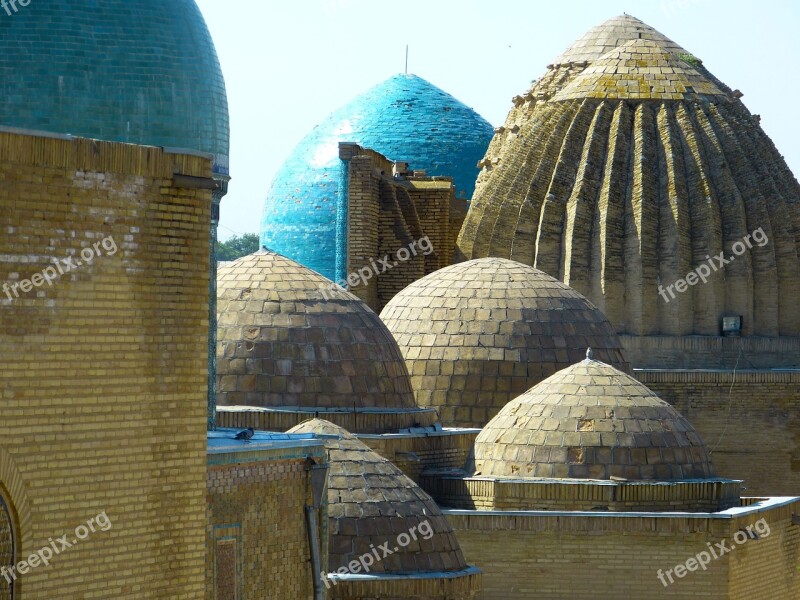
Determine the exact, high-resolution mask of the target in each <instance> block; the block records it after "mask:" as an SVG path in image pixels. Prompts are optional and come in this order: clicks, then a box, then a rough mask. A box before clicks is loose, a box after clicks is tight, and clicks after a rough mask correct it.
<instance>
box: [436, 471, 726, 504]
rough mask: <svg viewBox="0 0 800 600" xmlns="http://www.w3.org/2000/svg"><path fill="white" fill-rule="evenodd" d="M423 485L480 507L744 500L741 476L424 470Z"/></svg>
mask: <svg viewBox="0 0 800 600" xmlns="http://www.w3.org/2000/svg"><path fill="white" fill-rule="evenodd" d="M421 486H422V487H423V489H425V491H427V492H428V493H429V494H430V495H431V496H433V498H434V500H436V502H438V503H439V504H440V505H442V506H447V507H449V508H463V509H478V510H570V511H575V510H579V511H610V512H635V511H648V512H652V511H657V512H663V511H681V512H709V511H719V510H726V509H728V508H731V507H733V506H738V505H739V502H740V501H739V487H740V484H739V483H737V482H735V481H733V482H724V481H704V482H684V483H671V484H668V485H664V484H660V483H652V482H639V483H636V484H633V483H631V484H623V483H599V482H592V481H586V480H574V481H568V480H549V481H548V480H545V481H542V480H536V479H532V480H527V481H526V480H523V479H518V480H514V479H510V480H509V479H494V478H478V477H467V478H459V477H437V476H436V475H433V474H424V475H422V477H421Z"/></svg>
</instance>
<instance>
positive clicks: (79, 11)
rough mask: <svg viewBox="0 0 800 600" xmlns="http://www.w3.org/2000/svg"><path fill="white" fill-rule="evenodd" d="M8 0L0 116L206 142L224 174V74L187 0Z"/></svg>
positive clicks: (125, 135)
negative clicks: (13, 3) (13, 4)
mask: <svg viewBox="0 0 800 600" xmlns="http://www.w3.org/2000/svg"><path fill="white" fill-rule="evenodd" d="M9 8H10V5H9ZM16 8H17V12H13V11H12V14H11V15H8V14H7V13H6V11H5V10H3V9H0V98H2V101H0V125H1V126H6V127H17V128H23V129H33V130H40V131H49V132H54V133H69V134H73V135H76V136H82V137H91V138H97V139H103V140H110V141H120V142H130V143H135V144H144V145H154V146H170V147H175V148H185V149H189V150H198V151H202V152H208V153H211V154H214V156H215V171H216V172H217V173H221V174H227V172H228V103H227V98H226V95H225V82H224V80H223V78H222V71H221V69H220V65H219V61H218V60H217V54H216V51H215V49H214V44H213V42H212V41H211V36H210V34H209V32H208V28H207V27H206V23H205V21H204V20H203V16H202V14H201V13H200V9H199V8H198V7H197V5H196V4H195V3H194V1H193V0H169V1H168V2H165V1H164V0H136V2H132V1H131V0H102V1H99V0H70V1H69V2H64V1H63V0H33V1H32V2H31V3H30V4H29V5H28V6H24V7H23V6H20V5H19V3H18V2H17V3H16Z"/></svg>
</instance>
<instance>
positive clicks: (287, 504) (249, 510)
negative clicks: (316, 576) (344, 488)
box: [205, 446, 327, 600]
mask: <svg viewBox="0 0 800 600" xmlns="http://www.w3.org/2000/svg"><path fill="white" fill-rule="evenodd" d="M321 448H322V446H319V448H318V449H312V450H311V451H308V450H306V451H304V452H290V451H286V450H284V451H281V450H276V451H274V452H264V453H258V454H262V456H256V453H253V456H246V455H245V456H237V457H233V460H230V461H228V460H226V458H227V456H223V457H219V456H209V466H208V480H207V485H208V495H207V502H208V528H207V536H208V538H207V539H208V549H209V551H208V553H207V555H206V596H205V597H206V599H207V600H215V599H216V598H217V596H216V595H215V590H216V589H217V582H216V579H215V574H216V566H217V564H216V561H217V549H218V543H219V541H225V540H230V541H231V542H232V543H233V544H234V545H235V546H236V551H237V555H238V563H239V564H238V566H239V573H238V584H239V590H240V595H239V596H238V598H269V599H270V600H282V599H285V600H302V599H310V598H311V596H312V588H311V581H312V572H311V567H310V563H309V557H310V554H309V547H308V537H307V529H306V522H305V514H304V512H303V510H304V509H303V507H304V506H305V505H307V504H310V503H311V498H310V489H311V488H310V485H309V483H308V473H307V471H305V470H304V464H305V456H306V455H308V454H313V455H316V457H317V462H324V458H323V456H324V454H323V453H322V450H321ZM325 514H326V513H324V512H323V513H322V517H321V518H320V524H321V527H323V530H322V531H320V535H321V540H322V543H321V552H322V553H323V554H325V553H326V543H327V542H326V539H327V538H326V537H325V535H326V531H325V527H326V526H325V524H326V522H327V518H325ZM320 583H321V582H320Z"/></svg>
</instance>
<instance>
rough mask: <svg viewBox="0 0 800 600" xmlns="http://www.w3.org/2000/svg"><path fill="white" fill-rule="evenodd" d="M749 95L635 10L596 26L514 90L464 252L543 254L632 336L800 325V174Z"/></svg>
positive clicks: (481, 182)
mask: <svg viewBox="0 0 800 600" xmlns="http://www.w3.org/2000/svg"><path fill="white" fill-rule="evenodd" d="M740 96H741V94H739V93H733V92H731V91H730V88H728V87H727V86H725V85H724V84H722V83H721V82H719V81H718V80H717V79H716V78H714V77H713V75H711V74H710V73H708V71H707V70H706V69H705V67H704V66H703V65H702V62H701V61H700V60H699V59H697V58H696V57H694V56H692V55H691V54H689V53H688V52H686V51H685V50H683V49H682V48H681V47H680V46H678V45H677V44H675V43H674V42H672V41H671V40H669V39H668V38H666V37H665V36H663V35H662V34H660V33H658V32H656V31H655V30H653V29H652V28H650V27H648V26H646V25H645V24H643V23H641V22H640V21H638V20H637V19H634V18H633V17H629V16H624V17H618V18H617V19H612V20H611V21H609V22H606V23H604V24H602V25H601V26H599V27H598V28H595V29H593V30H590V32H588V33H587V34H586V36H584V38H581V40H579V41H578V42H576V43H575V44H573V46H571V47H570V48H569V49H568V50H567V51H566V52H565V53H564V54H563V55H562V56H560V57H559V58H557V59H556V61H554V64H553V65H551V66H550V69H549V71H548V72H547V73H546V74H545V76H544V77H542V78H541V79H540V80H539V81H538V82H536V83H535V85H534V86H533V87H532V88H531V90H529V91H528V92H527V93H526V94H524V95H522V96H518V97H516V98H515V99H514V102H515V106H514V107H513V108H512V110H511V112H510V113H509V115H508V118H507V121H506V123H505V125H504V126H503V127H502V128H500V131H499V133H498V134H497V135H496V136H495V138H494V140H493V141H492V144H491V146H490V150H489V152H488V154H487V156H486V157H485V159H484V160H483V161H482V163H481V164H482V165H483V167H484V169H483V171H482V172H481V175H480V176H479V179H478V183H477V186H476V192H475V197H474V200H473V202H472V204H471V207H470V211H469V214H468V215H467V218H466V220H465V222H464V225H463V227H462V230H461V232H460V235H459V239H458V252H459V253H460V254H461V255H462V256H463V257H464V258H467V259H469V258H478V257H482V256H499V257H506V258H512V259H514V260H518V261H520V262H523V263H525V264H529V265H533V266H534V267H536V268H538V269H541V270H542V271H545V272H546V273H548V274H550V275H552V276H554V277H556V278H558V279H560V280H562V281H564V282H565V283H567V284H568V285H569V286H570V287H573V288H574V289H576V290H577V291H578V292H580V293H582V294H584V295H585V296H586V297H587V298H589V299H590V300H591V301H592V302H594V303H595V304H596V305H597V306H598V307H599V308H600V309H601V310H602V311H603V312H604V313H605V314H606V315H607V316H608V318H609V320H610V321H611V322H612V323H613V324H614V326H615V328H616V330H617V331H618V332H619V333H623V334H627V335H629V336H654V340H655V336H693V335H694V336H697V335H703V336H720V334H721V323H722V317H723V316H732V315H741V316H742V317H743V319H742V326H743V329H742V333H743V335H745V336H750V335H754V336H779V335H780V336H797V335H800V311H797V310H796V299H797V297H798V295H799V294H800V260H798V244H799V243H800V186H798V183H797V181H796V180H795V178H794V176H793V175H792V173H791V172H790V171H789V168H788V167H787V165H786V163H785V161H784V160H783V158H782V157H781V155H780V154H779V153H778V151H777V150H776V148H775V146H774V145H773V144H772V142H771V140H770V139H769V138H768V137H767V135H766V134H765V133H764V131H763V130H762V129H761V127H760V126H759V119H758V117H757V116H755V115H752V114H750V112H749V111H748V110H747V108H746V107H745V106H744V105H743V104H742V102H741V101H740V100H739V97H740ZM717 256H719V257H720V259H718V258H716V257H717ZM723 259H724V260H725V261H727V264H726V263H724V262H722V260H723ZM696 269H699V270H700V272H702V274H703V275H704V279H705V281H702V280H701V279H700V277H699V274H700V273H699V272H698V274H694V273H693V272H694V271H695V270H696ZM690 274H691V275H690ZM687 276H688V277H687ZM684 279H685V281H683V280H684ZM678 282H681V283H678ZM676 284H677V286H676ZM670 286H672V287H670ZM625 343H626V344H627V342H625ZM681 343H682V344H684V346H679V345H676V346H674V349H673V350H672V351H671V352H672V355H674V356H672V357H674V358H675V360H680V357H679V355H680V354H681V353H683V352H685V351H686V350H689V349H691V343H690V342H689V341H686V342H685V343H684V342H681ZM659 344H662V342H661V341H659V340H655V341H653V347H654V348H655V347H657V346H658V345H659ZM672 357H670V359H672ZM704 359H707V360H709V361H711V360H713V356H707V357H705V358H704ZM632 361H633V359H632ZM652 366H658V365H652Z"/></svg>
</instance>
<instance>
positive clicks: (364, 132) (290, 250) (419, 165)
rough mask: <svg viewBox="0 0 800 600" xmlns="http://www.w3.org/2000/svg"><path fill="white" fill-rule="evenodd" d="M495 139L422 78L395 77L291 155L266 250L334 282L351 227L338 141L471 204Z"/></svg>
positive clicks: (269, 202)
mask: <svg viewBox="0 0 800 600" xmlns="http://www.w3.org/2000/svg"><path fill="white" fill-rule="evenodd" d="M492 133H493V128H492V126H491V125H490V124H489V123H488V122H487V121H486V120H485V119H483V118H482V117H481V116H480V115H479V114H477V113H476V112H475V111H473V110H472V109H471V108H469V107H468V106H466V105H464V104H463V103H461V102H460V101H458V100H457V99H455V98H454V97H453V96H451V95H450V94H448V93H446V92H444V91H442V90H441V89H439V88H437V87H436V86H434V85H433V84H431V83H429V82H428V81H426V80H424V79H422V78H421V77H418V76H416V75H405V74H401V75H395V76H394V77H390V78H389V79H387V80H386V81H384V82H382V83H379V84H378V85H376V86H375V87H373V88H371V89H369V90H367V91H366V92H364V93H363V94H361V95H359V96H357V97H356V98H354V99H353V100H351V101H350V102H349V103H347V104H346V105H345V106H343V107H341V108H339V109H338V110H336V111H335V112H334V113H332V114H331V115H330V116H328V117H327V118H326V119H325V120H324V121H323V122H322V123H320V124H319V125H318V126H317V127H315V128H314V130H313V131H311V133H309V134H308V135H307V136H306V137H305V138H304V139H303V140H302V141H301V142H300V143H299V144H298V145H297V147H296V148H295V149H294V150H293V151H292V153H291V154H290V155H289V157H288V158H287V159H286V162H285V163H284V164H283V166H282V167H281V169H280V170H279V171H278V174H277V175H276V176H275V179H274V180H273V182H272V185H271V187H270V190H269V193H268V194H267V198H266V201H265V203H264V212H263V217H262V221H261V243H262V245H264V246H267V247H269V248H272V249H274V250H275V251H276V252H280V253H281V254H283V255H285V256H288V257H290V258H292V259H294V260H297V261H298V262H300V263H302V264H304V265H306V266H307V267H309V268H312V269H314V270H315V271H318V272H319V273H322V274H323V275H325V276H326V277H329V278H331V279H336V273H335V272H334V270H335V264H336V257H337V253H338V254H339V255H343V253H344V252H346V249H345V248H343V247H337V243H336V233H337V231H340V230H342V228H345V229H346V223H347V220H346V218H347V207H346V206H343V205H341V203H342V202H343V201H344V200H343V198H344V197H345V195H346V194H345V190H344V189H342V186H344V185H346V172H345V171H346V165H345V163H343V161H341V160H340V159H339V142H353V143H356V144H359V145H361V146H363V147H365V148H369V149H371V150H375V151H377V152H380V153H381V154H383V155H384V156H386V157H387V158H389V159H391V160H402V161H407V162H408V163H409V164H410V166H411V168H413V169H423V170H426V172H427V175H444V176H450V177H453V183H454V186H455V188H456V195H457V196H459V197H462V198H471V197H472V193H473V189H474V186H475V178H476V177H477V175H478V168H477V166H476V165H477V163H478V161H479V160H480V159H481V157H482V156H483V155H484V153H485V152H486V148H487V147H488V145H489V141H490V140H491V139H492ZM340 246H341V244H340ZM340 259H341V256H340Z"/></svg>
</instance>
